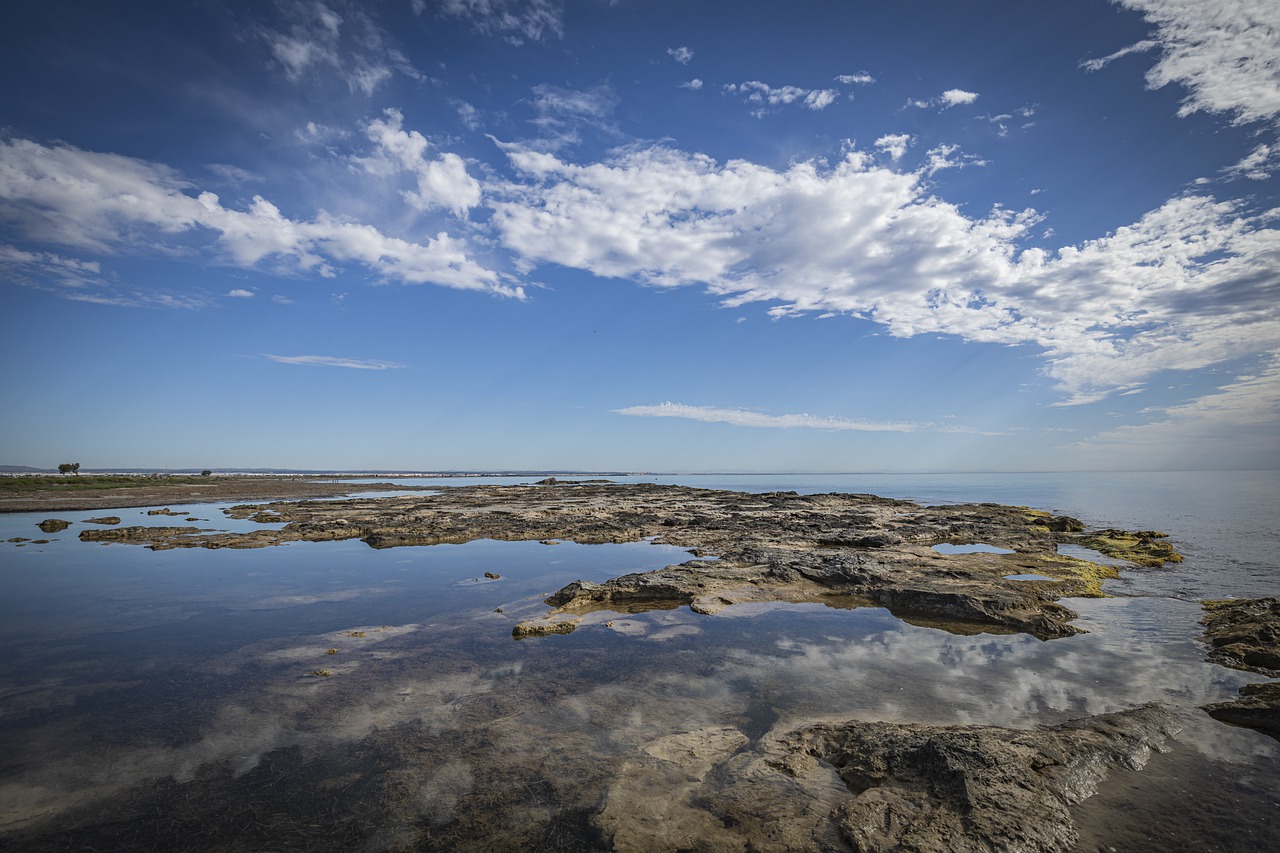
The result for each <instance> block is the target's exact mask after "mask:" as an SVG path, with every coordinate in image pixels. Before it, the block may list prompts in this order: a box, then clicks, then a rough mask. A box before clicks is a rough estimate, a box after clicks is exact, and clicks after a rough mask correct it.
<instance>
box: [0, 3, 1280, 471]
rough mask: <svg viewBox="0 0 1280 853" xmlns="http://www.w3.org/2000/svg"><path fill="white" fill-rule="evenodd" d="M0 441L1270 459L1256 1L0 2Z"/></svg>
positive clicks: (701, 458) (707, 466)
mask: <svg viewBox="0 0 1280 853" xmlns="http://www.w3.org/2000/svg"><path fill="white" fill-rule="evenodd" d="M0 74H2V75H3V79H4V80H5V85H4V86H2V87H0V323H3V329H4V334H3V336H0V348H2V349H0V353H2V358H3V365H4V369H3V373H2V374H0V393H2V394H3V399H4V400H5V405H4V406H3V407H2V409H0V463H3V464H11V465H31V466H36V467H46V468H48V467H54V466H56V465H57V464H58V463H60V462H66V461H79V462H81V464H82V465H83V467H84V468H85V469H93V468H110V467H154V468H179V467H195V468H202V467H210V468H223V467H232V468H234V467H281V468H323V469H348V470H372V469H400V470H426V471H431V470H510V469H523V470H610V471H663V472H671V471H721V472H735V471H759V472H769V471H776V472H857V471H877V472H879V471H889V472H896V471H902V472H916V471H920V472H930V471H1070V470H1163V469H1173V470H1187V469H1219V468H1221V469H1237V468H1243V469H1248V468H1280V179H1278V177H1277V174H1278V173H1280V4H1277V3H1275V2H1274V0H1111V2H1108V0H1072V2H1069V3H1026V2H1014V1H1013V0H1004V2H994V1H993V2H983V0H978V2H964V3H957V2H954V0H946V1H945V2H943V0H894V2H884V0H882V1H881V2H859V0H843V1H842V2H837V0H791V2H765V0H761V2H751V0H699V2H689V1H688V0H682V2H668V0H383V2H348V0H260V1H259V0H255V2H213V0H162V2H161V1H160V0H153V1H152V2H148V0H137V2H131V3H124V4H120V3H112V4H108V3H101V2H92V0H50V2H47V3H20V4H17V3H15V4H8V6H6V8H5V11H4V12H3V13H0Z"/></svg>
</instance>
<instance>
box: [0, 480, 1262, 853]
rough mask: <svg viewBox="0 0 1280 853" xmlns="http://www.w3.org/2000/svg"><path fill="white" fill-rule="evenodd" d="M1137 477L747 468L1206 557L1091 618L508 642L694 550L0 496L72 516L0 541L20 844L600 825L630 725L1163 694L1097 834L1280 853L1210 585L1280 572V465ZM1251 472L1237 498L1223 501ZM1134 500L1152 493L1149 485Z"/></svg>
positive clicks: (1060, 706) (649, 734) (549, 842)
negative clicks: (85, 533)
mask: <svg viewBox="0 0 1280 853" xmlns="http://www.w3.org/2000/svg"><path fill="white" fill-rule="evenodd" d="M1007 476H1008V475H1006V477H1007ZM1055 476H1059V475H1055ZM1138 476H1139V475H1119V477H1118V479H1119V480H1120V483H1119V484H1117V483H1116V482H1110V483H1109V482H1107V481H1106V480H1105V478H1101V477H1100V476H1099V475H1089V478H1090V479H1089V482H1090V483H1092V484H1093V485H1092V486H1091V487H1090V488H1094V489H1095V490H1096V491H1098V492H1099V494H1098V495H1096V496H1095V497H1097V498H1098V500H1097V502H1096V503H1097V505H1096V506H1092V507H1090V506H1086V505H1084V503H1083V502H1084V501H1085V500H1087V499H1088V494H1089V489H1084V488H1082V487H1081V485H1080V481H1078V480H1075V479H1073V477H1074V475H1061V476H1060V480H1061V481H1065V482H1059V483H1058V486H1057V487H1056V488H1057V490H1056V491H1054V490H1053V489H1052V488H1051V486H1052V485H1053V484H1052V482H1051V478H1049V477H1048V476H1047V475H1027V477H1026V480H1025V483H1024V485H1025V486H1026V496H1025V497H1021V498H1019V497H1018V496H1017V494H1018V489H1017V482H1015V480H1016V478H1014V479H1007V478H1005V479H1001V478H999V477H991V478H986V479H989V480H993V481H994V482H995V485H991V484H990V483H989V484H988V486H987V487H986V488H983V482H982V481H981V480H982V478H977V480H975V481H973V482H970V483H968V487H969V489H970V490H969V492H968V493H967V494H965V496H964V497H960V496H959V493H960V491H961V487H962V486H964V485H965V484H964V483H960V482H943V481H942V480H941V479H940V480H939V481H938V482H936V483H935V484H934V485H932V486H929V485H928V484H927V483H926V482H925V481H923V480H919V479H916V478H907V481H899V482H898V483H897V486H896V487H895V488H886V486H893V484H892V483H888V484H886V483H883V482H882V483H880V484H879V487H878V488H873V485H875V484H869V483H867V482H866V480H865V478H861V479H859V478H845V479H844V480H839V479H837V478H810V479H809V481H804V482H802V481H799V480H797V478H789V480H788V479H786V478H763V477H756V478H751V479H750V487H751V489H752V490H756V491H769V490H775V489H796V490H802V491H833V490H840V489H843V490H847V491H860V492H870V491H879V492H882V493H886V494H889V495H890V496H895V497H907V496H913V497H918V498H921V499H922V500H924V501H926V502H941V501H943V500H952V499H954V500H973V501H997V502H1007V503H1019V504H1024V505H1030V506H1037V507H1041V508H1045V509H1049V510H1052V511H1055V512H1068V513H1070V514H1072V515H1076V516H1077V517H1081V518H1084V519H1085V520H1086V521H1088V522H1089V523H1090V524H1105V525H1110V526H1123V527H1136V528H1142V529H1148V528H1163V529H1166V530H1168V531H1169V532H1170V533H1171V535H1172V536H1173V537H1174V541H1175V543H1176V544H1177V546H1178V547H1179V549H1180V550H1183V551H1184V552H1185V553H1187V554H1188V560H1187V562H1186V563H1184V564H1182V565H1181V566H1178V567H1173V568H1167V569H1161V570H1154V571H1152V570H1136V571H1131V572H1125V573H1124V576H1123V577H1122V579H1121V580H1120V581H1117V582H1112V584H1111V585H1110V587H1111V588H1112V590H1113V591H1114V592H1115V593H1118V595H1117V597H1113V598H1106V599H1098V600H1076V601H1071V602H1067V603H1068V604H1069V605H1070V606H1071V607H1072V608H1073V609H1075V610H1076V611H1078V612H1079V613H1080V618H1079V620H1078V621H1077V625H1078V626H1079V627H1082V628H1084V629H1086V630H1087V631H1088V633H1086V634H1081V635H1078V636H1075V637H1070V638H1065V639H1060V640H1053V641H1049V642H1043V641H1040V640H1036V639H1034V638H1031V637H1027V636H1024V635H996V634H971V635H964V634H956V633H949V632H947V631H944V630H939V629H937V628H934V627H920V626H916V625H912V624H908V623H907V622H904V621H901V620H899V619H896V618H894V617H893V616H892V615H890V614H889V613H888V612H887V611H885V610H883V609H880V608H870V607H853V606H852V605H850V606H849V607H848V608H841V607H828V606H822V605H812V604H809V605H795V604H769V605H743V606H738V607H731V608H728V609H726V610H723V611H721V612H720V613H718V614H716V615H714V616H701V615H697V614H694V613H692V612H691V611H690V610H688V608H680V609H674V610H667V611H654V612H649V613H640V614H626V615H623V614H612V613H608V612H602V613H598V614H592V616H591V617H589V618H588V619H587V620H585V622H584V625H583V626H582V627H581V628H579V630H578V631H576V632H575V633H573V634H569V635H565V636H553V637H545V638H539V639H534V640H525V641H520V642H517V641H514V640H512V639H511V633H510V631H511V627H512V625H513V624H514V623H515V622H517V621H519V620H521V619H524V618H527V617H528V616H531V615H535V614H537V613H540V612H543V611H544V610H545V605H543V604H542V599H543V597H545V595H546V594H548V593H550V592H551V591H553V590H555V589H557V588H559V587H560V586H563V585H564V584H566V583H568V582H569V581H572V580H578V579H585V580H595V581H600V580H604V579H606V578H608V577H613V576H616V575H619V574H624V573H627V572H634V571H644V570H648V569H652V568H658V567H661V566H664V565H667V564H669V563H676V562H683V561H685V560H687V559H689V555H688V554H687V553H686V552H684V551H682V550H680V549H677V548H673V547H669V546H659V545H654V544H651V543H635V544H628V545H593V546H582V545H576V544H573V543H570V542H562V543H560V544H555V545H543V544H539V543H521V542H493V541H478V542H472V543H468V544H466V545H436V546H431V547H416V548H392V549H386V550H375V549H371V548H368V547H367V546H365V545H363V544H362V543H359V542H333V543H295V544H290V545H287V546H280V547H275V548H268V549H259V550H247V551H235V550H217V551H208V550H203V549H192V550H168V551H149V550H146V549H144V548H140V547H137V546H130V545H119V544H111V545H96V544H88V543H81V542H79V541H78V539H77V538H76V536H77V534H78V532H79V530H80V529H83V528H84V527H86V526H91V525H86V524H85V523H84V519H87V518H91V517H100V516H104V515H120V516H121V517H122V519H123V522H122V523H123V524H138V523H154V524H185V523H186V522H184V521H182V520H181V519H179V518H166V517H164V516H158V517H157V516H146V515H145V508H143V509H128V510H111V511H106V510H97V511H93V512H84V513H56V515H57V516H58V517H60V518H64V519H67V520H71V521H74V522H75V523H74V524H73V525H72V527H71V528H69V529H68V530H66V531H63V532H62V533H58V534H51V535H47V534H42V533H41V532H40V531H39V530H38V529H37V528H36V527H35V524H36V523H37V522H38V521H40V520H41V519H42V518H43V517H45V515H8V516H0V539H8V538H9V537H11V536H24V537H28V538H31V539H38V538H47V539H50V540H54V541H50V542H49V543H48V544H44V545H33V544H25V545H22V546H21V547H19V546H18V545H17V544H13V543H3V542H0V560H2V562H0V566H2V568H0V584H3V596H0V640H2V641H3V642H4V647H5V648H6V650H7V651H6V655H5V656H4V657H3V659H2V660H0V697H2V699H0V833H3V834H0V847H8V848H10V849H26V850H46V849H47V850H53V849H92V848H97V849H174V850H176V849H225V850H239V849H245V850H250V849H261V848H268V849H330V850H351V849H372V850H381V849H442V850H443V849H500V848H505V849H537V848H539V847H541V848H542V849H596V848H598V847H599V846H600V844H601V843H602V839H601V836H600V834H599V831H598V830H597V829H596V828H595V827H593V826H592V825H591V822H590V815H592V814H593V813H595V812H596V811H598V810H599V808H600V807H601V803H602V802H604V801H605V800H606V799H607V798H608V797H609V792H610V791H613V792H614V796H615V798H617V797H619V796H621V794H622V793H626V792H630V791H633V790H635V788H634V786H635V784H637V783H636V781H635V779H634V778H632V776H633V775H634V767H633V760H634V758H635V756H636V755H637V754H638V751H639V750H641V748H642V747H643V746H644V745H645V744H648V743H652V742H653V741H655V740H656V739H659V738H662V737H664V736H668V735H671V734H673V733H677V732H686V731H692V730H695V729H699V728H703V727H716V726H729V727H733V728H735V729H737V730H738V731H740V732H742V733H743V734H744V735H746V736H747V737H748V738H752V739H754V738H759V737H761V736H762V735H764V734H765V733H766V732H769V731H771V730H778V729H781V728H786V727H788V726H789V725H794V724H797V723H800V722H803V721H806V720H809V719H812V718H814V717H821V718H830V719H867V720H892V721H906V722H923V723H933V724H954V723H980V724H993V725H1005V726H1016V727H1031V726H1034V725H1036V724H1041V723H1056V722H1060V721H1063V720H1066V719H1070V718H1073V717H1077V716H1081V715H1084V714H1095V713H1102V712H1106V711H1114V710H1120V709H1124V708H1128V707H1132V706H1134V705H1136V704H1140V703H1143V702H1148V701H1157V702H1161V703H1163V704H1165V705H1167V706H1170V707H1172V708H1173V709H1175V711H1176V713H1177V714H1178V715H1179V718H1180V722H1181V723H1182V725H1183V731H1182V733H1181V734H1180V735H1178V736H1177V738H1176V741H1175V742H1174V743H1172V744H1171V747H1172V750H1171V752H1169V753H1168V754H1167V755H1157V756H1155V757H1154V758H1153V759H1152V762H1151V764H1150V766H1149V767H1148V769H1147V770H1146V771H1143V772H1135V773H1123V774H1117V775H1116V776H1115V777H1113V779H1112V780H1111V781H1109V782H1108V783H1107V786H1108V787H1105V788H1104V793H1105V795H1106V797H1105V800H1104V797H1095V798H1094V799H1093V800H1090V801H1087V802H1086V803H1085V805H1084V806H1082V807H1080V808H1078V810H1077V814H1078V817H1079V821H1078V823H1079V824H1080V828H1081V832H1082V836H1083V840H1082V847H1081V849H1091V850H1096V849H1099V846H1101V847H1103V848H1105V847H1106V846H1114V847H1116V848H1117V849H1122V850H1144V849H1149V850H1164V849H1170V847H1171V846H1173V847H1176V846H1179V845H1181V846H1182V847H1184V848H1185V849H1215V850H1257V849H1276V848H1278V847H1280V805H1277V803H1276V797H1275V796H1274V791H1276V790H1280V749H1278V748H1277V741H1276V740H1274V739H1272V738H1269V737H1267V736H1265V735H1261V734H1258V733H1256V732H1253V731H1250V730H1246V729H1240V728H1235V727H1231V726H1227V725H1223V724H1220V723H1217V722H1216V721H1214V720H1212V719H1211V718H1209V717H1208V716H1207V715H1205V714H1203V712H1200V711H1199V710H1198V706H1199V705H1201V704H1203V703H1205V702H1211V701H1219V700H1223V699H1227V698H1231V697H1232V696H1233V695H1234V693H1235V691H1236V690H1237V689H1238V687H1239V686H1240V685H1241V684H1243V683H1247V682H1250V681H1258V680H1261V679H1260V678H1259V677H1257V676H1253V675H1250V674H1248V673H1241V672H1236V671H1233V670H1229V669H1225V668H1222V667H1219V666H1214V665H1210V664H1207V663H1206V662H1205V661H1204V659H1203V654H1204V649H1203V647H1202V645H1201V644H1200V643H1199V642H1198V640H1197V636H1198V633H1199V627H1198V626H1197V624H1196V622H1197V620H1198V619H1199V615H1200V610H1199V606H1198V605H1197V604H1196V602H1195V599H1196V598H1199V597H1202V596H1203V597H1221V595H1219V594H1217V593H1222V592H1227V594H1228V595H1230V594H1234V595H1260V594H1266V592H1265V591H1269V592H1270V593H1272V594H1274V593H1275V591H1276V590H1277V589H1280V583H1277V578H1278V577H1280V572H1278V571H1277V567H1276V563H1275V554H1276V553H1277V552H1276V551H1275V550H1269V548H1270V545H1273V544H1274V542H1275V534H1274V532H1272V531H1271V530H1270V528H1269V527H1268V526H1267V525H1266V523H1265V522H1264V521H1263V519H1261V518H1259V517H1255V516H1262V515H1265V514H1267V513H1265V512H1264V511H1263V509H1262V507H1265V506H1269V507H1273V508H1274V507H1275V506H1277V505H1280V504H1278V503H1277V501H1276V496H1277V495H1278V494H1280V490H1274V491H1272V492H1270V493H1267V492H1266V488H1267V486H1266V483H1267V482H1270V483H1271V487H1272V488H1274V486H1275V485H1276V482H1277V479H1276V478H1275V477H1274V476H1272V478H1271V480H1270V481H1267V480H1266V479H1265V478H1259V479H1255V480H1253V481H1248V482H1244V484H1243V485H1240V481H1239V480H1238V477H1240V476H1245V478H1246V480H1247V478H1248V477H1249V476H1254V475H1230V476H1223V477H1221V478H1218V479H1216V480H1215V479H1214V478H1213V477H1206V476H1205V475H1202V474H1197V475H1193V476H1192V477H1189V478H1187V479H1186V480H1184V481H1183V482H1184V484H1185V486H1186V488H1187V490H1188V491H1186V492H1181V493H1179V491H1178V490H1177V489H1171V488H1170V486H1171V483H1172V481H1171V479H1170V478H1169V477H1168V476H1166V475H1155V476H1154V477H1150V478H1149V479H1148V481H1146V485H1145V486H1144V485H1143V484H1142V483H1141V482H1139V480H1138V479H1137V478H1138ZM1144 476H1145V475H1144ZM722 479H733V478H722ZM943 479H945V478H943ZM688 482H689V483H690V484H691V485H702V484H706V485H713V486H714V487H725V486H728V485H730V484H729V483H725V482H715V481H709V480H707V479H706V478H688ZM1233 483H1234V484H1235V485H1232V484H1233ZM414 484H417V483H416V482H415V483H414ZM1215 484H1216V485H1215ZM446 485H447V484H446ZM1193 485H1194V486H1195V488H1194V489H1192V488H1191V487H1192V486H1193ZM740 487H741V486H740ZM1236 487H1239V488H1243V489H1244V490H1245V491H1246V492H1247V493H1248V494H1246V496H1245V497H1242V498H1240V499H1238V500H1232V499H1230V497H1229V493H1230V491H1231V489H1232V488H1236ZM1117 491H1119V492H1123V493H1126V494H1127V498H1128V500H1126V499H1123V496H1121V497H1117V496H1116V493H1117ZM1267 494H1269V495H1270V497H1266V495H1267ZM948 495H954V496H955V497H954V498H949V497H947V496H948ZM1139 495H1145V496H1146V499H1147V500H1148V504H1147V505H1146V506H1145V507H1141V506H1134V505H1133V504H1131V503H1129V502H1128V501H1129V500H1136V499H1137V498H1138V496H1139ZM1161 495H1165V496H1169V495H1172V497H1171V498H1169V497H1166V498H1165V499H1164V503H1163V504H1159V503H1156V502H1154V501H1155V500H1156V499H1157V498H1159V496H1161ZM1246 498H1247V499H1246ZM1259 500H1262V501H1263V503H1262V504H1261V505H1260V504H1259V503H1258V501H1259ZM1120 505H1123V506H1120ZM1215 507H1217V508H1218V510H1217V514H1216V515H1214V508H1215ZM1245 507H1252V509H1251V510H1250V511H1251V512H1252V513H1253V514H1254V515H1249V514H1248V513H1247V512H1245V513H1244V514H1241V510H1242V508H1245ZM174 509H179V508H178V507H175V508H174ZM181 509H191V510H192V511H193V512H192V515H193V516H194V517H199V518H203V519H207V520H208V522H207V523H205V522H201V523H199V524H198V525H197V526H202V527H204V526H208V527H217V528H219V529H234V530H240V529H253V528H255V527H257V526H258V525H256V524H255V523H253V522H236V521H231V520H229V519H226V518H225V517H223V516H222V514H221V512H220V509H221V507H216V506H193V507H182V508H181ZM1108 509H1115V510H1116V515H1115V516H1111V517H1107V516H1105V515H1101V513H1104V512H1106V511H1107V510H1108ZM144 519H145V520H144ZM1179 521H1182V522H1183V524H1182V525H1181V526H1179V524H1178V522H1179ZM1250 531H1251V532H1252V535H1253V538H1249V536H1250V533H1249V532H1250ZM1264 552H1265V555H1264ZM486 572H490V573H493V574H497V575H500V577H499V578H497V579H490V578H486V577H485V573H486ZM1263 590H1265V591H1263ZM1206 592H1209V593H1210V594H1209V595H1206V594H1205V593H1206ZM330 649H334V650H335V653H334V654H329V650H330ZM322 671H325V672H328V673H329V674H328V675H322V674H309V673H319V672H322ZM628 768H630V769H628ZM628 774H632V775H628ZM1206 780H1208V781H1207V782H1206ZM1206 784H1207V785H1208V787H1206ZM628 786H631V787H628ZM1152 827H1156V828H1155V829H1153V828H1152ZM1171 839H1174V840H1176V842H1177V843H1176V844H1175V843H1172V842H1171ZM1088 845H1092V846H1088Z"/></svg>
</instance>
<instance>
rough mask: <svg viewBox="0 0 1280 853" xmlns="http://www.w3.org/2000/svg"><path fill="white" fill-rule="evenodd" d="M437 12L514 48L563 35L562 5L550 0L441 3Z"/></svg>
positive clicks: (444, 0)
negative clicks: (528, 42) (514, 46)
mask: <svg viewBox="0 0 1280 853" xmlns="http://www.w3.org/2000/svg"><path fill="white" fill-rule="evenodd" d="M440 12H441V14H443V15H445V16H446V17H451V18H460V19H462V20H466V21H468V22H470V24H471V26H472V27H473V28H474V29H475V30H476V31H477V32H480V33H483V34H485V35H496V36H501V37H502V38H503V39H504V40H505V41H507V42H509V43H511V44H514V45H521V44H524V43H525V42H526V41H542V40H543V39H544V38H546V37H548V36H555V37H557V38H562V37H563V36H564V4H563V3H559V2H554V0H441V2H440ZM419 14H421V12H420V11H419Z"/></svg>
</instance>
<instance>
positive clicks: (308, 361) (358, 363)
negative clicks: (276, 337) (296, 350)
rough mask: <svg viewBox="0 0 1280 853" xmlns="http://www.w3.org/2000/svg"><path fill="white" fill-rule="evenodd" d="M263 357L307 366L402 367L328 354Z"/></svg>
mask: <svg viewBox="0 0 1280 853" xmlns="http://www.w3.org/2000/svg"><path fill="white" fill-rule="evenodd" d="M263 358H269V359H271V360H272V361H278V362H280V363H281V364H302V365H306V366H308V367H349V368H352V369H354V370H396V369H399V368H402V367H404V365H403V364H397V363H396V362H394V361H378V360H376V359H366V358H338V357H335V356H330V355H269V354H266V353H264V354H263Z"/></svg>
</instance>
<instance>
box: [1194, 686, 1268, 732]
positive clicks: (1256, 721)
mask: <svg viewBox="0 0 1280 853" xmlns="http://www.w3.org/2000/svg"><path fill="white" fill-rule="evenodd" d="M1201 707H1203V708H1204V710H1206V711H1208V712H1209V715H1210V716H1211V717H1213V718H1214V719H1217V720H1222V721H1223V722H1224V723H1234V724H1235V725H1237V726H1247V727H1249V728H1251V729H1258V730H1259V731H1264V732H1267V733H1268V734H1270V735H1272V736H1273V737H1277V738H1280V682H1275V681H1272V682H1264V683H1262V684H1246V685H1245V686H1244V687H1241V688H1240V698H1239V699H1236V700H1235V701H1233V702H1215V703H1214V704H1212V705H1203V706H1201Z"/></svg>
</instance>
